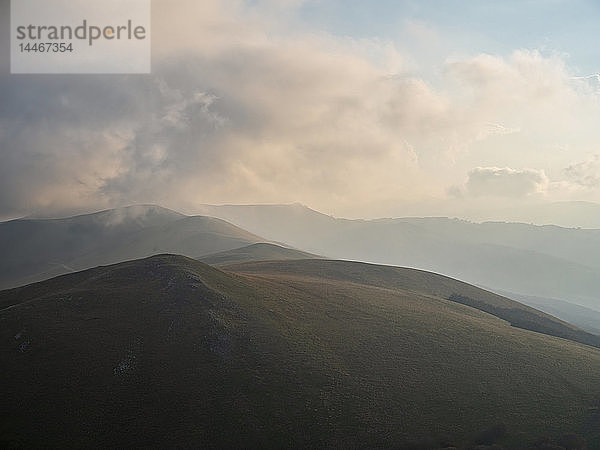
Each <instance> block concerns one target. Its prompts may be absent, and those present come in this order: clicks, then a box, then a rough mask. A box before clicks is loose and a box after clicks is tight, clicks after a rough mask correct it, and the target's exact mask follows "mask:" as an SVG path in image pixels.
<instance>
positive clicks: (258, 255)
mask: <svg viewBox="0 0 600 450" xmlns="http://www.w3.org/2000/svg"><path fill="white" fill-rule="evenodd" d="M320 258H322V257H321V256H317V255H313V254H311V253H306V252H302V251H300V250H296V249H293V248H286V247H282V246H280V245H275V244H269V243H264V242H260V243H257V244H251V245H247V246H245V247H241V248H236V249H233V250H227V251H224V252H219V253H215V254H213V255H208V256H203V257H199V258H197V259H198V260H199V261H202V262H203V263H206V264H211V265H215V266H224V265H230V264H239V263H245V262H252V261H269V260H280V261H286V260H296V259H320Z"/></svg>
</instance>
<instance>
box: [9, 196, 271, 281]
mask: <svg viewBox="0 0 600 450" xmlns="http://www.w3.org/2000/svg"><path fill="white" fill-rule="evenodd" d="M264 241H265V239H263V238H260V237H258V236H255V235H253V234H251V233H248V232H247V231H244V230H242V229H240V228H238V227H235V226H233V225H231V224H229V223H227V222H225V221H223V220H220V219H214V218H210V217H201V216H196V217H188V216H184V215H182V214H179V213H176V212H174V211H171V210H168V209H165V208H161V207H158V206H149V205H139V206H131V207H126V208H119V209H113V210H107V211H101V212H98V213H94V214H86V215H82V216H76V217H69V218H64V219H18V220H12V221H9V222H3V223H0V248H2V258H0V288H8V287H14V286H18V285H20V284H25V283H30V282H33V281H39V280H43V279H47V278H50V277H52V276H56V275H60V274H64V273H68V272H72V271H74V270H81V269H85V268H90V267H94V266H98V265H101V264H110V263H114V262H119V261H125V260H129V259H135V258H141V257H144V256H150V255H153V254H157V253H165V252H172V253H179V254H183V255H187V256H190V257H195V256H198V255H206V254H211V253H215V252H218V251H224V250H230V249H233V248H238V247H241V246H243V245H247V244H251V243H255V242H264Z"/></svg>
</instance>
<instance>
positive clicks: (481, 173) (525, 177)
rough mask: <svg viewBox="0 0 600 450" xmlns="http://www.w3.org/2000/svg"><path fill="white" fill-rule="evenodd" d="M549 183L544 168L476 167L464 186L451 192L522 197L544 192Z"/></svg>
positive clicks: (455, 194)
mask: <svg viewBox="0 0 600 450" xmlns="http://www.w3.org/2000/svg"><path fill="white" fill-rule="evenodd" d="M548 184H549V180H548V177H547V176H546V174H545V173H544V171H543V170H534V169H523V170H516V169H511V168H508V167H504V168H499V167H476V168H474V169H472V170H471V171H470V172H469V174H468V178H467V181H466V183H465V184H464V185H463V186H454V187H451V188H450V190H449V192H450V194H451V195H454V196H463V195H466V196H472V197H510V198H520V197H525V196H529V195H533V194H542V193H544V192H545V191H546V189H547V188H548Z"/></svg>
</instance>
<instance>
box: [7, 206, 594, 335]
mask: <svg viewBox="0 0 600 450" xmlns="http://www.w3.org/2000/svg"><path fill="white" fill-rule="evenodd" d="M201 212H202V213H203V214H205V215H206V216H190V217H188V216H184V215H182V214H179V213H177V212H174V211H171V210H168V209H165V208H161V207H158V206H143V205H140V206H134V207H127V208H119V209H115V210H109V211H102V212H99V213H94V214H87V215H82V216H76V217H72V218H66V219H19V220H13V221H9V222H4V223H0V247H1V248H2V249H3V258H2V259H1V260H0V287H3V288H8V287H13V286H17V285H20V284H25V283H28V282H32V281H39V280H43V279H47V278H49V277H51V276H54V275H59V274H62V273H68V272H71V271H73V270H80V269H85V268H90V267H94V266H97V265H101V264H110V263H115V262H119V261H124V260H130V259H136V258H140V257H146V256H151V255H153V254H157V253H164V252H168V253H176V254H182V255H185V256H189V257H195V258H196V257H198V258H202V257H207V256H209V255H212V257H213V258H216V259H212V260H210V259H207V260H206V261H210V262H211V263H214V264H226V263H234V262H244V261H250V260H257V259H263V260H264V259H287V258H289V257H293V258H294V259H298V258H311V257H314V255H323V256H326V257H329V258H334V259H349V260H358V261H366V262H373V263H380V264H390V265H396V266H407V267H415V268H420V269H424V270H429V271H433V272H437V273H441V274H444V275H448V276H451V277H454V278H457V279H460V280H464V281H467V282H469V283H472V284H476V285H479V286H483V287H486V288H489V289H493V290H496V291H499V292H502V293H510V295H512V296H513V298H515V299H518V300H521V301H524V302H525V303H528V304H530V305H533V306H536V307H540V308H541V309H543V310H545V311H547V312H551V313H552V314H556V315H558V316H559V317H561V318H563V319H565V320H569V321H572V323H574V324H576V325H577V326H579V327H582V328H584V329H587V330H588V331H591V332H597V328H596V327H594V326H593V324H590V320H589V315H587V314H585V310H582V309H581V308H578V307H576V306H573V307H571V304H578V305H581V306H584V307H586V308H588V309H591V310H593V311H595V312H598V311H599V310H600V299H599V295H600V294H599V293H600V230H587V229H567V228H561V227H557V226H534V225H528V224H519V223H503V222H489V223H482V224H478V223H471V222H467V221H463V220H456V219H448V218H399V219H378V220H348V219H337V218H334V217H331V216H327V215H325V214H321V213H318V212H316V211H314V210H311V209H309V208H307V207H305V206H302V205H299V204H293V205H262V206H235V205H232V206H205V207H203V208H202V211H201ZM207 216H212V217H218V218H219V219H216V218H211V217H207ZM266 242H279V243H283V244H284V245H287V246H291V247H293V248H295V249H296V250H292V249H287V250H286V249H282V248H281V247H273V246H272V247H268V246H258V247H250V248H248V249H246V250H243V249H241V248H242V247H246V246H248V245H252V244H256V243H266ZM236 249H240V250H236ZM231 250H235V252H234V253H229V254H224V255H220V256H219V255H214V254H215V253H219V252H228V251H231ZM300 251H304V252H307V253H304V254H302V253H294V252H300ZM286 252H287V253H289V254H290V255H291V254H294V256H290V255H288V256H284V253H286ZM219 258H222V260H221V262H219ZM531 297H535V299H536V300H535V302H534V303H532V302H529V301H528V299H529V298H531Z"/></svg>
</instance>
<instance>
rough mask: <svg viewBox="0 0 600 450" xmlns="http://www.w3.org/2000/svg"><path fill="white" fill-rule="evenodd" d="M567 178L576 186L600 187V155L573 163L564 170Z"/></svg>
mask: <svg viewBox="0 0 600 450" xmlns="http://www.w3.org/2000/svg"><path fill="white" fill-rule="evenodd" d="M563 173H564V176H565V178H566V179H567V180H568V181H569V182H570V183H573V184H575V185H576V186H580V187H584V188H597V187H600V155H594V156H593V157H592V158H590V159H588V160H587V161H583V162H580V163H576V164H571V165H570V166H568V167H567V168H565V169H564V171H563Z"/></svg>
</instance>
